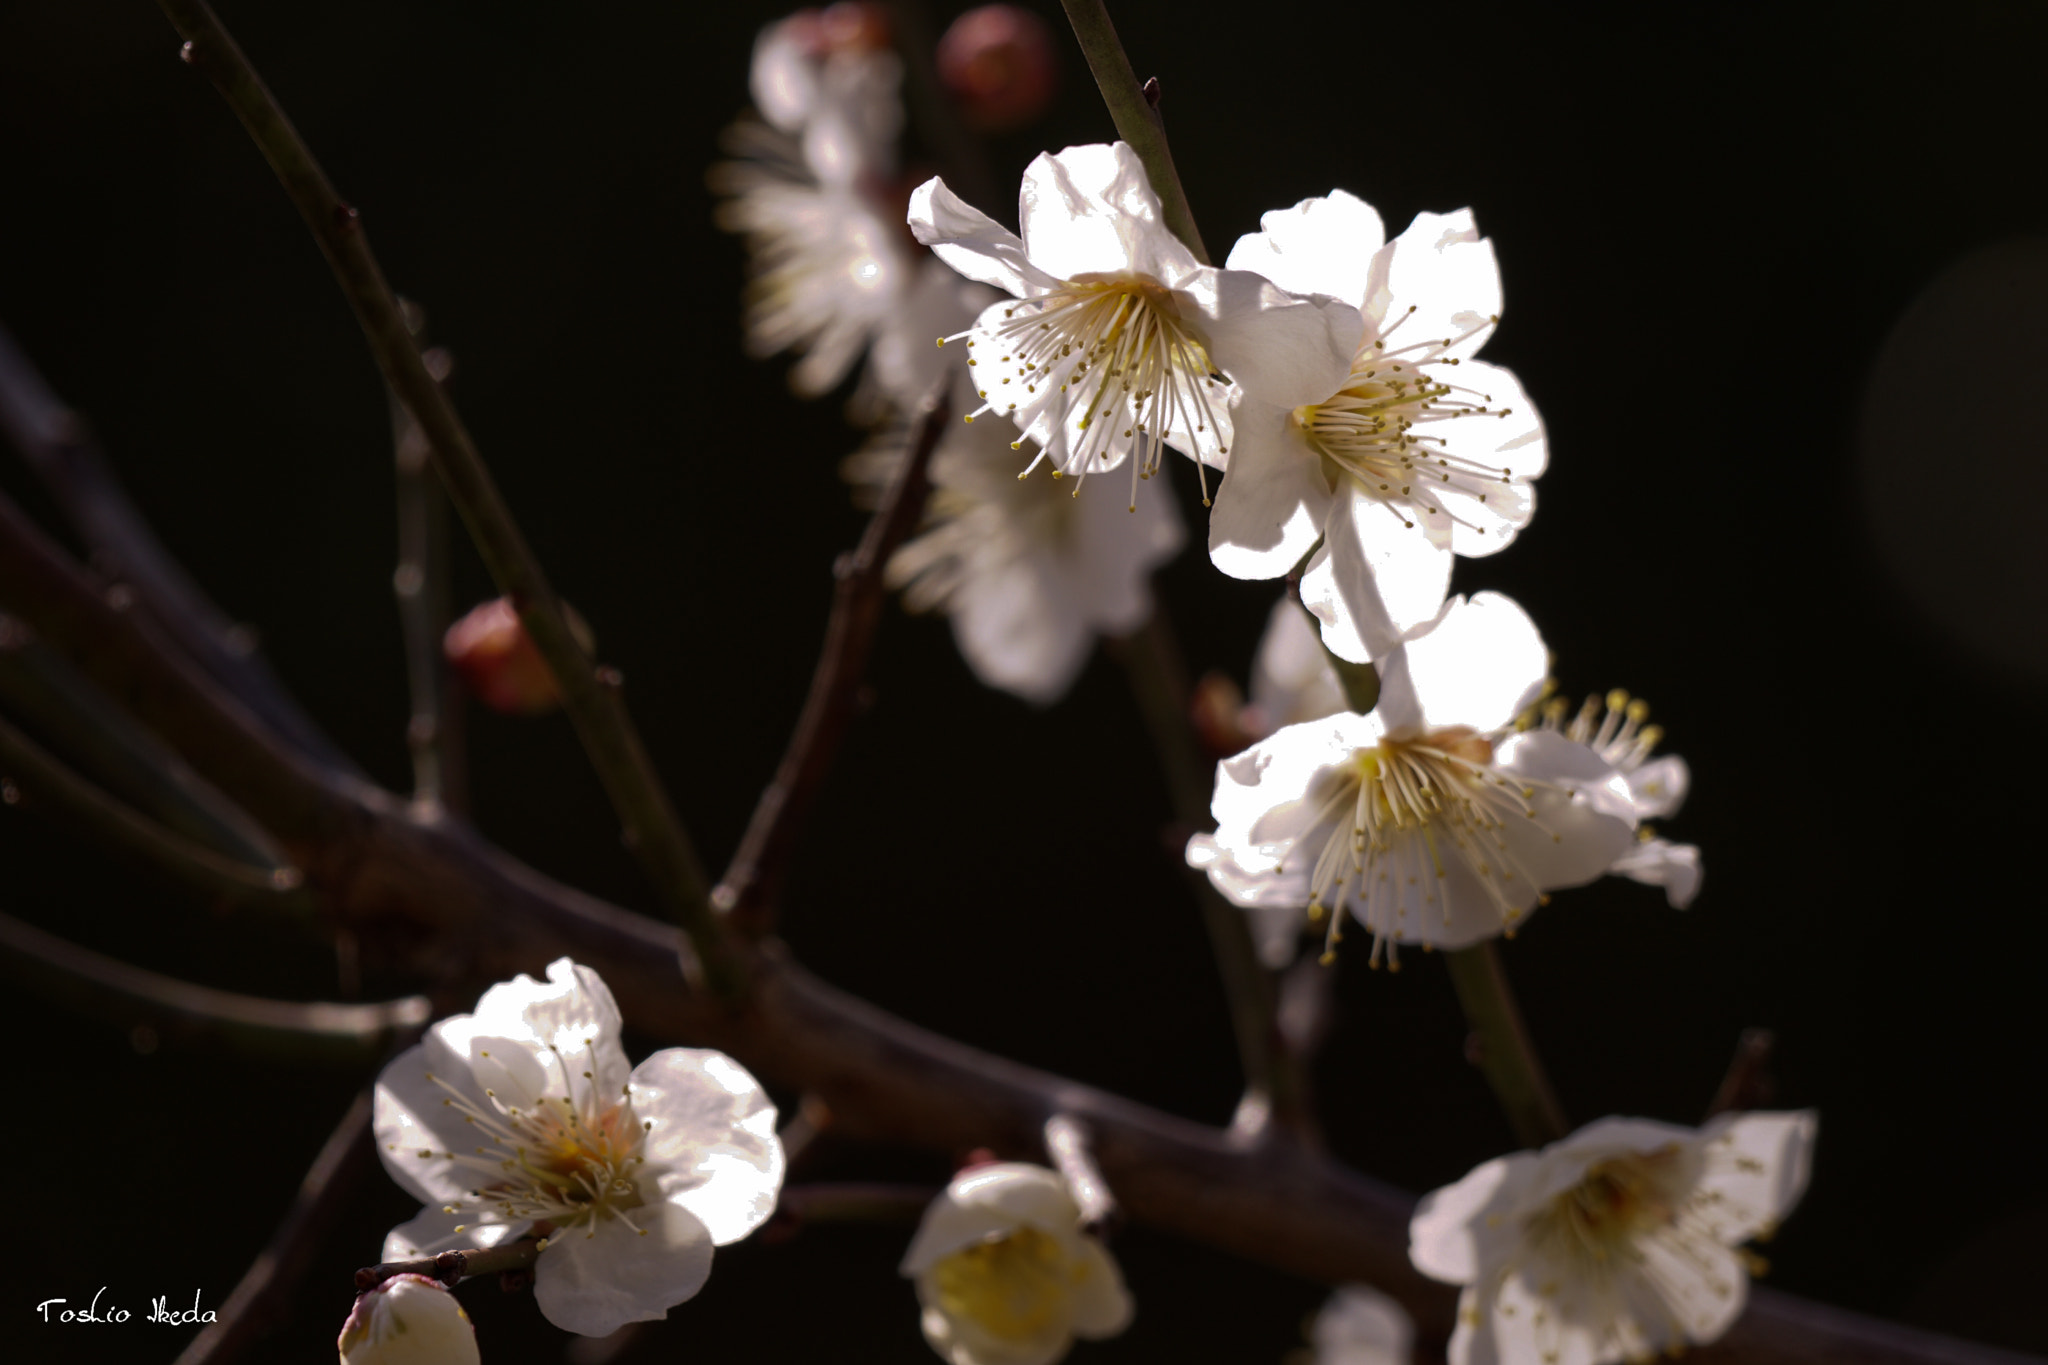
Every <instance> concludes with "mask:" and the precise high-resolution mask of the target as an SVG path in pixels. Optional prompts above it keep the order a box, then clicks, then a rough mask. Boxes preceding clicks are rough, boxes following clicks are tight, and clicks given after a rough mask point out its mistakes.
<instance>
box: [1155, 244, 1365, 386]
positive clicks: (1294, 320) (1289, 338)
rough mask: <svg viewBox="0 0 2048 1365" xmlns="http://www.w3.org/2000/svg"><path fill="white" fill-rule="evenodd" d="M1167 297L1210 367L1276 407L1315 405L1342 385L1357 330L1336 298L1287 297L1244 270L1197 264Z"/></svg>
mask: <svg viewBox="0 0 2048 1365" xmlns="http://www.w3.org/2000/svg"><path fill="white" fill-rule="evenodd" d="M1174 298H1175V302H1177V303H1179V304H1181V306H1182V310H1183V316H1184V320H1186V321H1188V322H1189V323H1190V324H1191V325H1193V326H1195V327H1196V328H1197V329H1198V331H1199V332H1200V334H1201V337H1202V341H1203V344H1204V345H1206V346H1207V347H1208V350H1209V359H1210V360H1212V361H1213V362H1215V364H1216V367H1217V368H1218V369H1220V370H1222V371H1223V373H1225V374H1226V375H1229V376H1230V378H1231V380H1232V382H1234V383H1236V384H1238V385H1240V386H1241V387H1242V388H1243V389H1244V391H1245V393H1246V394H1248V395H1250V396H1251V397H1252V398H1255V399H1257V400H1259V401H1260V402H1262V403H1266V404H1269V405H1271V406H1273V407H1277V408H1295V407H1299V406H1301V405H1302V404H1303V403H1320V402H1322V401H1323V400H1325V399H1327V398H1328V397H1330V395H1332V394H1334V393H1336V392H1337V391H1338V390H1339V389H1341V388H1343V387H1344V383H1345V381H1346V379H1348V378H1349V377H1350V374H1351V358H1352V357H1353V356H1355V355H1357V354H1358V343H1359V340H1360V338H1361V337H1362V336H1363V335H1364V324H1363V323H1362V322H1361V321H1360V319H1359V316H1358V310H1357V309H1356V308H1354V307H1352V306H1351V305H1350V304H1348V303H1345V302H1344V301H1343V300H1342V299H1333V298H1330V297H1328V296H1327V295H1321V294H1317V295H1310V296H1306V297H1304V296H1302V295H1299V294H1290V293H1288V292H1287V291H1286V290H1284V289H1281V288H1279V287H1278V286H1276V285H1274V284H1273V283H1271V282H1270V281H1268V280H1266V279H1264V278H1263V277H1261V276H1258V275H1254V274H1252V273H1251V272H1249V271H1245V270H1216V269H1214V268H1212V267H1209V266H1202V267H1200V268H1199V269H1197V270H1195V271H1194V272H1193V273H1192V274H1191V275H1189V276H1188V277H1187V279H1185V280H1184V281H1183V282H1182V283H1181V285H1180V286H1179V287H1178V288H1177V289H1176V291H1175V295H1174ZM1190 313H1192V314H1193V315H1194V316H1192V317H1190V316H1187V315H1188V314H1190Z"/></svg>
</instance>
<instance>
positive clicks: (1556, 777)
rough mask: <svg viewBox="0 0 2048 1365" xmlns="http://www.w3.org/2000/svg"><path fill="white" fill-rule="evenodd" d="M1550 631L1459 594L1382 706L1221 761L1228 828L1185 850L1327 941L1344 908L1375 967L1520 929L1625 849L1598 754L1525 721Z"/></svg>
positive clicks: (1619, 804)
mask: <svg viewBox="0 0 2048 1365" xmlns="http://www.w3.org/2000/svg"><path fill="white" fill-rule="evenodd" d="M1545 665H1546V658H1545V653H1544V648H1543V641H1542V638H1541V637H1540V636H1539V635H1538V634H1537V633H1536V627H1535V625H1534V624H1533V623H1531V622H1530V620H1529V618H1528V616H1527V615H1526V614H1524V613H1523V611H1522V609H1521V608H1520V607H1518V606H1516V605H1515V604H1514V602H1512V601H1511V600H1509V599H1508V598H1505V597H1502V596H1500V595H1498V594H1495V593H1481V594H1479V595H1478V596H1477V597H1474V598H1473V599H1472V600H1471V601H1470V602H1467V601H1465V600H1464V599H1463V598H1454V599H1452V600H1451V601H1450V602H1449V603H1447V604H1446V605H1445V607H1444V609H1443V611H1442V612H1441V613H1440V615H1439V617H1438V619H1437V620H1436V621H1435V622H1434V623H1433V624H1432V625H1431V626H1430V628H1429V629H1428V630H1426V631H1424V632H1420V633H1418V634H1417V635H1416V636H1415V637H1414V638H1413V639H1411V640H1410V641H1408V642H1406V643H1404V644H1402V645H1400V646H1397V647H1396V648H1395V649H1394V650H1393V651H1391V652H1390V653H1389V654H1388V655H1387V656H1386V658H1385V659H1383V660H1382V661H1381V663H1380V666H1379V667H1380V673H1381V687H1380V698H1379V705H1378V706H1377V707H1376V708H1375V709H1374V711H1373V712H1372V713H1371V714H1370V715H1364V716H1361V715H1356V714H1354V713H1352V712H1350V711H1340V712H1338V713H1336V714H1334V715H1331V716H1327V717H1324V718H1323V719H1321V720H1314V721H1307V722H1304V723H1302V724H1299V725H1291V726H1288V727H1287V728H1285V729H1282V730H1280V731H1278V732H1276V733H1274V734H1273V735H1271V736H1269V737H1268V738H1267V739H1265V740H1262V741H1261V742H1259V743H1258V744H1255V745H1253V746H1252V747H1251V748H1249V749H1247V750H1245V751H1244V752H1243V753H1241V754H1239V755H1237V756H1236V757H1234V758H1230V759H1226V760H1224V761H1223V762H1222V763H1220V764H1218V765H1217V770H1216V794H1215V801H1214V803H1213V805H1212V808H1211V809H1212V812H1213V814H1214V815H1215V817H1216V820H1217V823H1218V828H1217V830H1216V833H1215V834H1214V835H1213V836H1210V837H1207V838H1202V837H1198V838H1196V839H1195V840H1193V841H1191V843H1190V844H1189V848H1188V861H1189V862H1190V863H1191V864H1192V865H1194V866H1196V867H1200V868H1203V869H1204V870H1205V871H1207V873H1208V875H1209V878H1210V880H1211V881H1212V882H1214V883H1215V885H1216V886H1217V888H1218V889H1219V890H1221V891H1222V892H1223V893H1224V894H1225V895H1227V896H1228V897H1229V898H1230V899H1231V900H1232V901H1234V902H1236V903H1237V904H1238V905H1240V906H1244V907H1246V908H1249V909H1259V908H1262V907H1271V908H1274V909H1289V910H1302V909H1305V910H1306V912H1307V917H1308V919H1309V921H1310V922H1311V923H1324V924H1326V930H1325V932H1326V935H1327V943H1328V944H1329V945H1334V944H1335V942H1336V940H1337V939H1338V938H1339V937H1341V934H1342V920H1343V917H1344V916H1345V915H1346V914H1348V915H1349V917H1350V918H1351V919H1352V920H1354V921H1356V922H1357V923H1359V924H1362V925H1363V926H1364V927H1365V928H1366V929H1368V930H1369V931H1370V932H1371V933H1372V935H1373V950H1372V957H1371V959H1370V960H1371V961H1372V962H1374V963H1378V962H1380V961H1381V960H1382V958H1383V957H1384V959H1385V960H1386V961H1387V962H1388V963H1389V965H1393V966H1398V965H1399V961H1400V958H1399V952H1398V945H1400V944H1404V943H1420V944H1422V945H1424V946H1426V947H1441V948H1459V947H1465V946H1467V945H1469V944H1472V943H1476V942H1479V941H1480V940H1482V939H1487V938H1491V937H1493V936H1495V935H1497V934H1500V933H1503V932H1510V933H1511V932H1512V931H1513V930H1514V928H1515V927H1516V926H1517V925H1518V924H1519V923H1520V922H1521V920H1522V919H1523V918H1524V917H1526V916H1527V915H1528V914H1529V913H1530V911H1532V910H1533V909H1534V908H1535V907H1536V906H1537V905H1539V904H1541V903H1542V902H1543V901H1544V900H1546V899H1547V896H1546V893H1547V892H1549V891H1551V890H1554V889H1557V888H1559V887H1566V886H1578V885H1581V884H1583V883H1585V882H1588V881H1591V880H1593V879H1594V878H1596V877H1598V876H1600V875H1601V874H1602V873H1604V872H1606V871H1607V870H1608V868H1609V867H1610V866H1611V865H1612V864H1613V863H1614V861H1615V859H1616V858H1618V857H1619V856H1620V855H1621V853H1622V852H1623V850H1624V849H1626V848H1627V847H1628V844H1629V841H1630V839H1631V837H1632V831H1633V829H1634V827H1635V806H1634V802H1633V800H1632V798H1631V797H1630V795H1629V790H1628V785H1627V783H1626V782H1625V781H1624V779H1623V778H1622V776H1621V774H1619V773H1618V772H1616V771H1615V770H1614V769H1613V768H1612V767H1610V766H1609V765H1608V764H1607V763H1606V762H1604V761H1603V760H1602V759H1601V758H1600V757H1599V756H1598V755H1597V754H1594V753H1593V752H1592V751H1591V750H1589V749H1588V748H1587V747H1586V746H1584V745H1581V744H1574V743H1572V742H1571V741H1570V740H1568V739H1566V738H1565V737H1564V736H1563V735H1560V734H1556V733H1554V732H1551V731H1548V730H1542V729H1536V730H1529V731H1526V732H1522V733H1517V732H1515V730H1514V729H1513V723H1514V720H1515V717H1516V716H1517V715H1518V714H1520V713H1521V712H1522V711H1523V710H1524V709H1525V708H1526V707H1527V706H1528V705H1529V703H1530V702H1531V701H1533V700H1534V699H1535V697H1536V696H1537V695H1538V693H1539V691H1540V689H1541V687H1542V683H1543V676H1544V671H1545Z"/></svg>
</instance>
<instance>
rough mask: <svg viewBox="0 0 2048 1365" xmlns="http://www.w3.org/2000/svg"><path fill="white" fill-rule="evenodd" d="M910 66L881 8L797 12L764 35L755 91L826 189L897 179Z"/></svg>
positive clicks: (757, 53)
mask: <svg viewBox="0 0 2048 1365" xmlns="http://www.w3.org/2000/svg"><path fill="white" fill-rule="evenodd" d="M902 84H903V66H902V63H901V61H899V60H898V58H897V56H896V54H895V53H894V52H892V51H890V50H889V23H888V18H887V16H886V15H885V14H884V13H883V10H882V7H881V6H880V5H873V4H838V5H833V6H831V7H829V8H827V9H824V10H814V9H806V10H798V11H797V12H796V13H795V14H792V15H790V16H789V17H788V18H787V19H783V20H781V21H779V22H777V23H773V24H770V25H769V26H768V27H767V28H764V29H762V30H761V34H760V37H759V38H757V39H756V40H755V42H754V65H753V71H752V73H751V79H750V80H749V82H748V85H749V89H750V90H751V92H752V94H753V97H754V106H755V107H756V108H757V109H759V110H760V111H761V117H762V118H764V119H766V120H767V121H768V124H769V126H770V127H772V128H775V129H777V130H778V131H780V132H784V133H788V134H790V135H791V136H793V137H795V138H796V139H797V140H798V143H799V145H800V146H801V149H802V158H803V161H804V164H805V165H806V166H808V167H809V168H810V171H811V173H812V174H813V175H815V176H817V178H818V180H819V181H820V182H821V183H823V184H826V185H831V186H841V187H843V186H848V185H852V184H854V183H856V182H857V181H859V180H861V179H863V178H868V179H878V178H884V177H887V176H888V175H890V174H891V173H892V172H893V171H894V169H895V165H896V139H897V138H898V137H899V136H900V135H901V134H902V131H903V102H902V98H901V95H900V93H899V91H900V89H901V86H902Z"/></svg>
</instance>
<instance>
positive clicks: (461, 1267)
mask: <svg viewBox="0 0 2048 1365" xmlns="http://www.w3.org/2000/svg"><path fill="white" fill-rule="evenodd" d="M545 1241H546V1239H545V1238H533V1237H521V1238H520V1239H519V1240H518V1241H516V1242H507V1243H505V1244H504V1245H503V1246H495V1247H482V1248H474V1249H468V1250H463V1251H444V1252H442V1253H441V1254H440V1255H438V1256H423V1257H421V1258H419V1259H418V1260H415V1261H380V1262H378V1263H377V1264H376V1265H366V1266H364V1267H363V1268H362V1269H361V1270H358V1271H357V1272H356V1288H357V1289H358V1290H364V1289H375V1288H376V1287H377V1286H378V1285H380V1284H382V1283H384V1281H386V1280H388V1279H390V1278H391V1277H392V1276H393V1275H425V1276H426V1277H427V1278H429V1279H433V1280H439V1281H440V1282H441V1283H443V1284H445V1285H448V1286H450V1287H451V1288H452V1287H453V1286H455V1285H458V1284H460V1283H462V1281H464V1280H466V1279H469V1278H471V1277H472V1276H476V1275H502V1274H503V1273H505V1272H506V1271H508V1270H525V1269H527V1268H529V1267H530V1266H532V1264H533V1263H534V1261H535V1260H537V1259H539V1257H540V1254H541V1252H542V1251H544V1250H545V1249H546V1247H545V1245H544V1243H545Z"/></svg>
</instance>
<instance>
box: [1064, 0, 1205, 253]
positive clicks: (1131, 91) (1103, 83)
mask: <svg viewBox="0 0 2048 1365" xmlns="http://www.w3.org/2000/svg"><path fill="white" fill-rule="evenodd" d="M1061 3H1062V4H1063V5H1065V6H1066V11H1067V22H1068V23H1070V24H1072V25H1073V26H1074V38H1075V40H1076V41H1077V42H1079V43H1080V44H1081V52H1082V54H1083V55H1084V56H1086V57H1087V58H1088V70H1089V72H1090V73H1092V74H1093V75H1094V77H1095V84H1096V86H1097V87H1098V88H1099V89H1100V90H1101V91H1102V102H1103V103H1104V104H1106V105H1108V106H1109V116H1110V118H1111V119H1113V120H1115V122H1116V135H1117V136H1118V137H1120V138H1122V139H1123V140H1124V141H1125V142H1128V143H1129V144H1131V150H1132V151H1134V152H1136V153H1137V154H1138V160H1139V161H1140V162H1141V163H1143V165H1144V167H1145V174H1146V176H1148V177H1149V178H1150V179H1151V181H1152V192H1153V193H1154V194H1157V195H1158V196H1159V209H1160V213H1161V214H1162V215H1163V216H1164V218H1165V219H1166V229H1167V231H1169V232H1171V233H1172V234H1173V235H1174V236H1176V237H1178V238H1180V240H1181V243H1182V244H1183V245H1184V246H1186V247H1187V249H1188V250H1189V251H1192V252H1194V253H1195V259H1196V260H1198V261H1200V262H1201V263H1202V264H1203V265H1207V264H1209V249H1208V248H1207V247H1206V246H1203V245H1202V232H1201V229H1199V228H1197V227H1196V226H1195V215H1194V213H1193V212H1192V211H1191V210H1190V209H1189V208H1188V195H1187V191H1186V190H1184V189H1182V188H1181V184H1180V171H1179V170H1178V169H1176V168H1175V166H1174V164H1173V152H1172V150H1171V149H1170V148H1169V147H1167V145H1166V123H1165V121H1164V120H1163V119H1161V118H1160V116H1159V110H1158V108H1157V107H1156V106H1155V105H1154V103H1153V101H1151V100H1149V99H1147V98H1146V97H1145V90H1144V88H1143V87H1142V86H1140V85H1139V84H1138V75H1137V73H1136V72H1135V71H1133V70H1132V69H1131V59H1130V58H1129V57H1128V56H1126V55H1125V54H1124V45H1123V40H1122V39H1120V38H1118V37H1117V36H1116V25H1115V24H1114V23H1111V22H1110V18H1109V11H1108V10H1107V9H1105V8H1104V7H1103V4H1102V0H1061Z"/></svg>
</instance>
